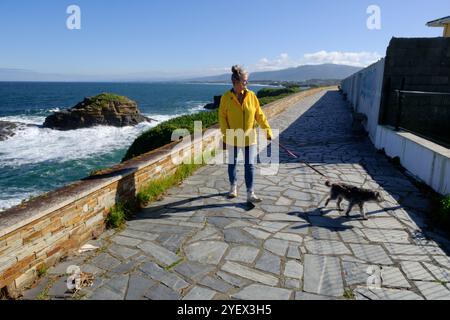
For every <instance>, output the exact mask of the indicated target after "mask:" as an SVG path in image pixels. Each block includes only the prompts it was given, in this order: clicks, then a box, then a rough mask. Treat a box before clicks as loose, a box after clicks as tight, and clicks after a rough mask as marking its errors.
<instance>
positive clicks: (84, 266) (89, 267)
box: [80, 263, 105, 276]
mask: <svg viewBox="0 0 450 320" xmlns="http://www.w3.org/2000/svg"><path fill="white" fill-rule="evenodd" d="M80 269H81V271H82V272H87V273H92V274H93V275H94V276H99V275H101V274H103V273H104V272H105V270H103V269H100V268H98V267H96V266H94V265H92V264H90V263H86V264H82V265H81V266H80Z"/></svg>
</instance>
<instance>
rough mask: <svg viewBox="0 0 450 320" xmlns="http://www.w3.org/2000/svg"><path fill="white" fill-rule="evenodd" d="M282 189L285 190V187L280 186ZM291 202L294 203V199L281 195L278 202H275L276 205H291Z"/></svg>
mask: <svg viewBox="0 0 450 320" xmlns="http://www.w3.org/2000/svg"><path fill="white" fill-rule="evenodd" d="M269 188H270V187H269ZM272 188H273V187H272ZM280 189H282V190H283V188H280ZM291 203H292V200H290V199H288V198H285V197H279V198H278V200H277V202H275V205H276V206H289V205H291Z"/></svg>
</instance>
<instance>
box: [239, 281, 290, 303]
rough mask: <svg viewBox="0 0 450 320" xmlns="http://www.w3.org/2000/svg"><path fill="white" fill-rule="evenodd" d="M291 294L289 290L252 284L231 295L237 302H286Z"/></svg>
mask: <svg viewBox="0 0 450 320" xmlns="http://www.w3.org/2000/svg"><path fill="white" fill-rule="evenodd" d="M291 294H292V291H291V290H287V289H281V288H274V287H268V286H264V285H260V284H252V285H250V286H248V287H245V288H244V289H242V290H241V291H239V292H238V293H236V294H233V295H232V298H235V299H239V300H288V299H289V298H290V297H291Z"/></svg>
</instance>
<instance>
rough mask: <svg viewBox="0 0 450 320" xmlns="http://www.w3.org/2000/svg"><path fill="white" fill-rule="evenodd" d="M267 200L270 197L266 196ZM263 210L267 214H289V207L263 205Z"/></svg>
mask: <svg viewBox="0 0 450 320" xmlns="http://www.w3.org/2000/svg"><path fill="white" fill-rule="evenodd" d="M267 198H268V196H265V199H267ZM261 209H262V210H263V211H265V212H274V213H288V212H289V207H285V206H272V205H267V204H263V205H261Z"/></svg>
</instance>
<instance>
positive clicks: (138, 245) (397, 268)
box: [24, 91, 450, 300]
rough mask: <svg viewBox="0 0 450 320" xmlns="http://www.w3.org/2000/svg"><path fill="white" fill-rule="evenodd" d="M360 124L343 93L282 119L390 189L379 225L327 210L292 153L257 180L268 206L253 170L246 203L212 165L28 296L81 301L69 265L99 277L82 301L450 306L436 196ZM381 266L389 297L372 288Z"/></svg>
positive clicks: (317, 157) (371, 210)
mask: <svg viewBox="0 0 450 320" xmlns="http://www.w3.org/2000/svg"><path fill="white" fill-rule="evenodd" d="M350 124H351V116H350V111H349V108H348V106H347V105H346V103H345V102H344V101H343V100H342V97H341V96H340V94H339V93H338V92H337V91H329V92H325V93H319V94H316V95H314V96H312V97H308V98H306V99H304V100H303V101H302V102H301V103H299V104H298V105H296V106H295V107H293V108H291V109H289V110H288V111H286V112H284V113H283V114H282V115H280V116H278V117H277V118H276V119H272V121H271V125H272V127H273V128H279V129H281V130H282V131H283V132H282V134H281V142H282V143H284V144H285V145H286V146H288V147H289V148H291V149H292V150H294V151H296V153H298V154H301V155H302V157H303V159H305V160H308V161H310V162H311V163H314V164H315V165H318V167H317V168H319V169H320V170H322V171H323V172H324V173H326V175H327V176H328V177H330V178H331V179H336V180H340V181H344V182H348V183H351V184H354V185H358V186H363V187H368V188H373V189H377V190H379V191H381V192H382V194H383V197H384V200H385V201H384V202H383V203H380V204H374V203H371V204H366V206H365V208H366V211H367V212H368V216H369V220H368V221H364V220H362V219H361V217H360V215H359V212H358V211H357V210H356V209H355V211H353V212H352V217H351V218H350V219H349V218H346V217H341V215H340V213H339V212H338V211H336V210H335V203H334V202H332V203H331V204H330V206H329V208H323V203H324V200H325V199H326V197H327V193H328V188H327V187H325V186H324V179H323V178H322V177H320V176H319V175H317V174H316V173H314V172H313V171H312V170H310V169H308V168H306V167H305V166H303V165H301V164H299V163H298V162H296V160H293V159H290V158H288V157H287V156H286V155H285V154H281V165H280V168H279V172H278V173H277V174H276V175H274V176H262V175H258V177H257V179H256V186H257V187H256V190H257V192H258V194H259V195H261V196H262V197H263V198H264V201H263V202H262V203H261V204H260V205H257V206H256V207H255V208H253V209H251V208H249V207H248V206H247V205H246V204H245V201H244V196H245V190H244V187H243V185H242V184H243V170H242V169H243V168H242V167H241V168H240V171H239V178H240V181H241V189H240V197H239V198H237V199H235V200H232V201H229V200H227V199H226V198H225V192H226V191H228V183H227V174H226V166H225V165H216V166H205V167H203V168H201V169H200V170H199V171H198V172H197V173H196V174H195V175H194V176H192V177H190V178H189V179H187V180H186V181H185V182H184V183H183V184H182V185H180V186H179V187H176V188H173V189H171V190H170V192H169V193H168V195H167V196H166V197H165V198H164V200H162V201H160V202H156V203H154V204H152V205H150V206H149V207H148V208H146V209H145V210H143V211H142V212H141V213H140V214H139V215H138V217H136V219H134V220H133V221H130V222H128V224H127V227H126V229H125V230H124V231H121V232H114V231H108V232H107V233H105V234H104V235H103V236H102V237H101V239H99V240H96V241H91V243H92V244H94V245H98V246H101V249H100V250H97V251H95V252H89V253H85V254H82V255H80V256H76V257H71V258H69V259H68V260H67V261H65V262H63V263H60V264H59V265H57V266H56V267H54V268H52V269H50V270H49V272H48V274H47V276H45V277H44V278H43V279H42V281H40V282H39V283H38V285H37V287H35V288H33V289H30V290H28V291H26V292H25V294H24V299H35V298H37V297H38V296H39V298H50V299H64V298H70V297H71V296H70V295H69V294H68V293H67V292H65V279H66V277H65V276H64V275H63V274H64V273H65V271H66V268H67V266H69V265H78V266H80V267H81V270H82V271H85V272H92V273H94V274H95V279H96V280H95V282H94V285H93V286H92V287H89V288H85V289H83V290H82V291H81V292H80V294H79V295H78V296H77V297H76V298H82V299H202V300H208V299H299V300H304V299H306V300H307V299H345V298H351V297H353V298H356V299H450V290H449V289H450V285H449V284H448V282H450V258H449V257H448V255H447V254H446V252H445V251H446V250H448V249H450V242H449V241H447V240H446V239H445V238H444V237H442V236H439V235H437V234H434V233H431V232H429V233H425V232H424V231H421V230H425V228H426V224H425V222H424V219H423V215H422V214H421V210H423V209H424V208H426V206H427V202H426V200H425V199H423V198H422V196H421V194H420V193H419V192H418V191H417V189H416V188H415V187H414V186H413V185H412V184H411V183H410V182H409V180H408V179H407V178H406V177H405V176H403V175H402V174H401V173H399V172H398V171H397V170H396V169H394V167H393V166H392V165H391V164H390V163H389V162H388V161H387V160H386V159H385V158H384V157H383V156H382V155H380V154H378V153H377V152H376V150H375V149H374V147H373V146H372V145H371V144H370V142H369V141H368V139H367V138H365V137H357V136H355V135H354V134H353V133H352V131H351V127H350ZM344 205H346V204H345V203H344ZM377 268H381V269H377ZM370 270H372V271H374V272H375V271H377V270H379V272H380V274H381V289H374V288H372V289H369V288H368V286H367V280H368V278H369V277H370V276H371V275H370V274H369V273H368V271H370ZM375 275H376V274H375ZM375 278H376V277H375Z"/></svg>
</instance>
